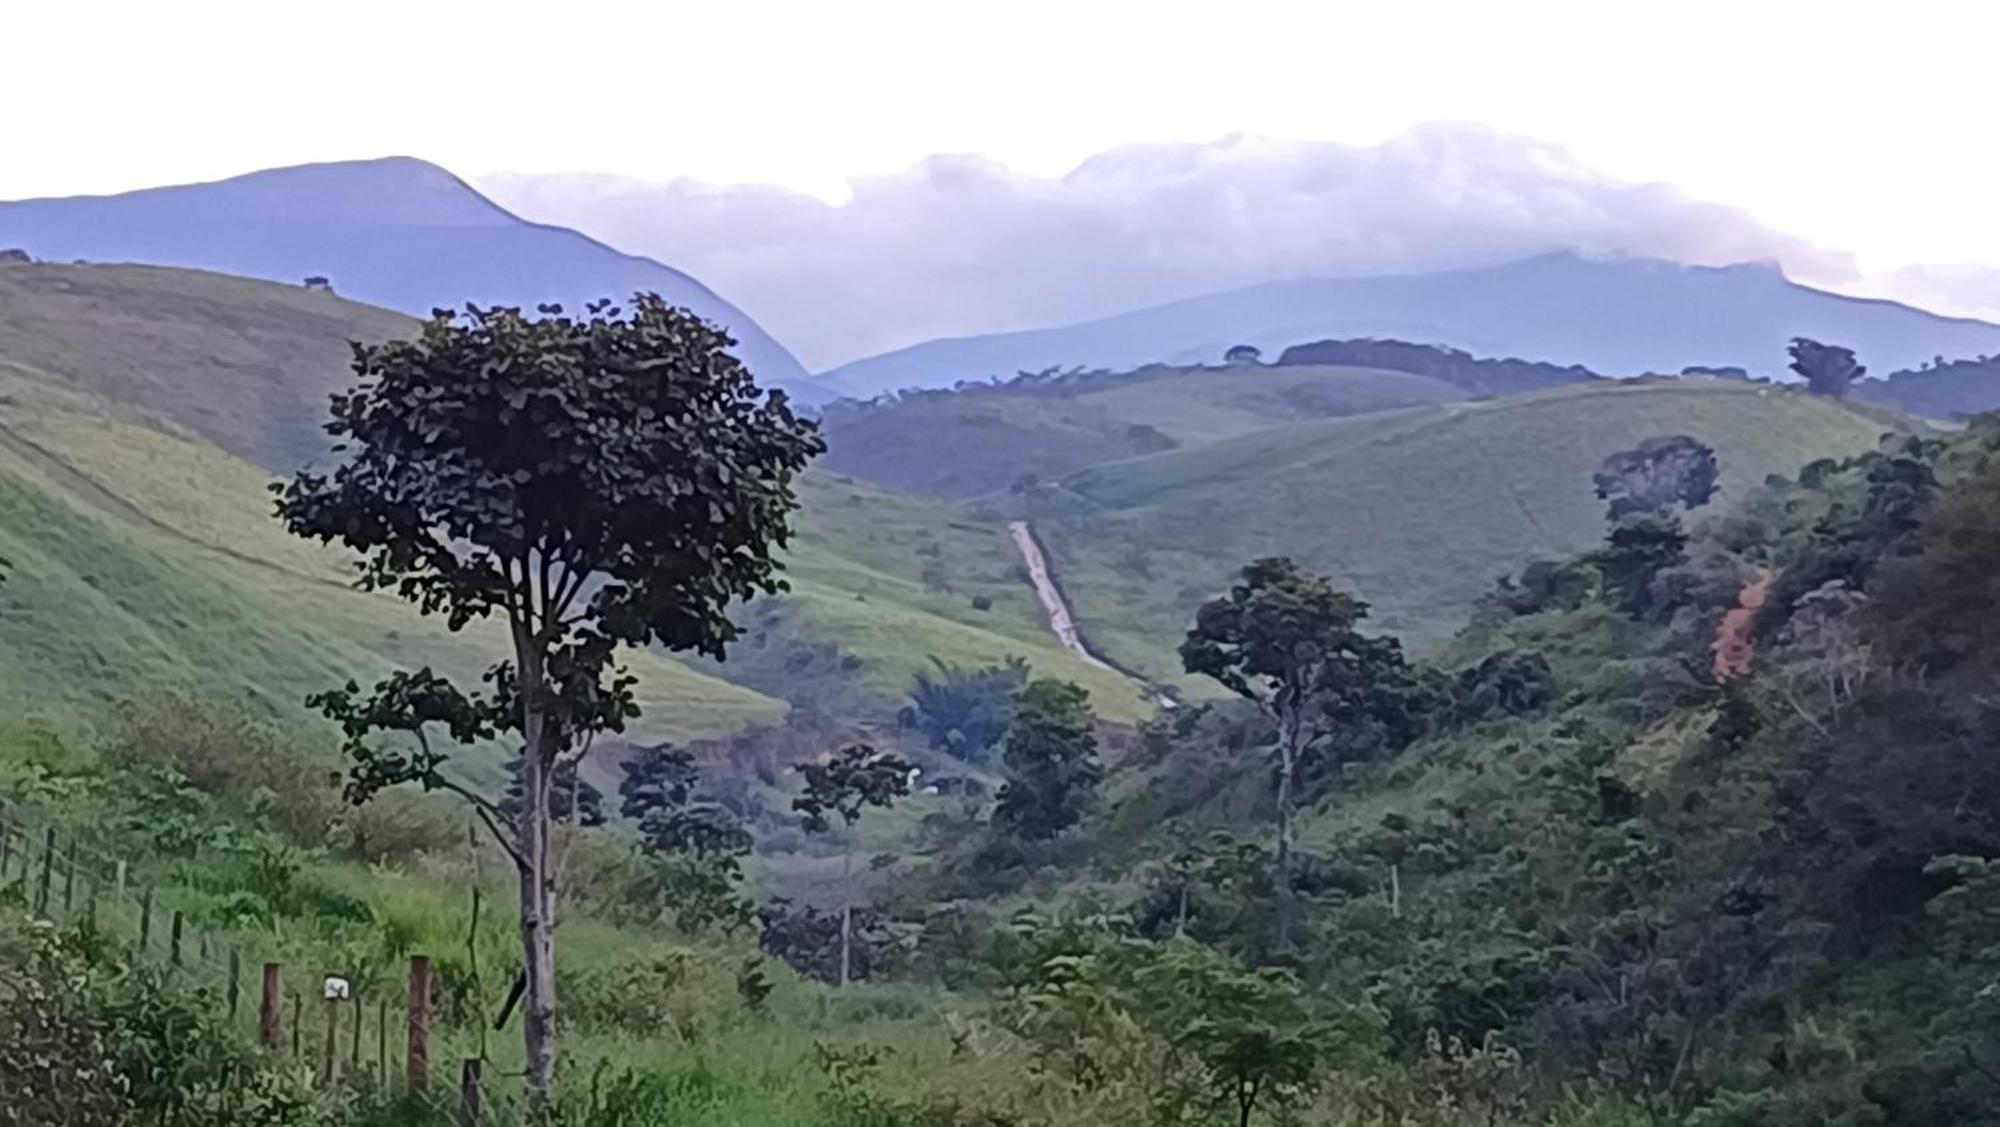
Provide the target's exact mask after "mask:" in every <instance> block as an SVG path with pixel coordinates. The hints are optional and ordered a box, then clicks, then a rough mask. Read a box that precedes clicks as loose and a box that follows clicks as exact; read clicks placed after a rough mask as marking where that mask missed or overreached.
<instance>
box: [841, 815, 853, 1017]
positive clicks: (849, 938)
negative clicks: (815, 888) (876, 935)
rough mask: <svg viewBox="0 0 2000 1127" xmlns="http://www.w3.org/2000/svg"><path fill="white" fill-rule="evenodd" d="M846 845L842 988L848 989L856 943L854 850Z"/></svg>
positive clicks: (842, 891)
mask: <svg viewBox="0 0 2000 1127" xmlns="http://www.w3.org/2000/svg"><path fill="white" fill-rule="evenodd" d="M853 845H854V843H853V842H847V843H846V846H847V848H846V850H845V851H844V852H843V853H841V855H840V988H841V989H842V990H845V989H847V980H848V967H849V965H850V963H849V952H850V951H851V949H852V944H853V942H854V849H853Z"/></svg>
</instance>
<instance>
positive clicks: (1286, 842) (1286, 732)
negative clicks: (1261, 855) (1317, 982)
mask: <svg viewBox="0 0 2000 1127" xmlns="http://www.w3.org/2000/svg"><path fill="white" fill-rule="evenodd" d="M1298 707H1299V706H1298V705H1296V704H1294V705H1293V706H1291V707H1290V708H1287V709H1285V711H1284V714H1283V715H1282V716H1281V717H1280V719H1279V721H1278V848H1277V850H1276V851H1275V853H1274V854H1273V856H1272V861H1271V903H1272V915H1273V916H1274V917H1275V918H1276V927H1277V948H1276V950H1277V953H1279V954H1284V953H1286V952H1289V951H1290V950H1291V949H1292V914H1293V904H1292V772H1293V770H1294V768H1295V766H1296V765H1297V763H1298V740H1299V718H1298V715H1297V708H1298Z"/></svg>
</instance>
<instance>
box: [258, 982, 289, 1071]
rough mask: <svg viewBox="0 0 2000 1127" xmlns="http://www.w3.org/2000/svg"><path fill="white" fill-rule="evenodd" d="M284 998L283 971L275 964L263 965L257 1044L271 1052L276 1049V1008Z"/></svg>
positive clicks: (277, 1017) (277, 1016)
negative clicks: (262, 986)
mask: <svg viewBox="0 0 2000 1127" xmlns="http://www.w3.org/2000/svg"><path fill="white" fill-rule="evenodd" d="M284 996H285V988H284V969H283V968H282V967H281V966H279V964H277V963H265V964H264V996H263V998H262V999H261V1000H260V1001H259V1002H258V1003H257V1043H258V1044H260V1045H263V1046H264V1047H265V1048H267V1049H271V1050H273V1051H275V1050H276V1049H277V1047H278V1031H279V1022H280V1020H281V1018H280V1017H279V1013H278V1007H279V1005H280V1004H281V999H283V998H284Z"/></svg>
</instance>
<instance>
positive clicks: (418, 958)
mask: <svg viewBox="0 0 2000 1127" xmlns="http://www.w3.org/2000/svg"><path fill="white" fill-rule="evenodd" d="M409 1038H410V1039H409V1044H408V1047H407V1048H406V1049H405V1051H404V1070H405V1072H406V1074H407V1076H408V1079H409V1085H410V1091H412V1092H421V1091H423V1090H424V1088H425V1087H427V1086H429V1084H430V1076H431V960H430V956H428V955H411V956H410V1022H409Z"/></svg>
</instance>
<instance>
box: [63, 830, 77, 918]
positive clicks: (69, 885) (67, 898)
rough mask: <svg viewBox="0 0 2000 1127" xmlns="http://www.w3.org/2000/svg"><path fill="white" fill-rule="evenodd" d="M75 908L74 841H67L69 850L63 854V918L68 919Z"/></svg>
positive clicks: (72, 839)
mask: <svg viewBox="0 0 2000 1127" xmlns="http://www.w3.org/2000/svg"><path fill="white" fill-rule="evenodd" d="M75 907H76V839H75V838H70V839H69V850H68V852H66V853H64V854H63V918H64V919H68V918H69V914H70V911H71V910H72V909H74V908H75Z"/></svg>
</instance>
